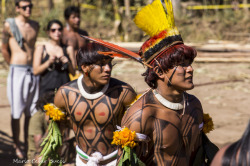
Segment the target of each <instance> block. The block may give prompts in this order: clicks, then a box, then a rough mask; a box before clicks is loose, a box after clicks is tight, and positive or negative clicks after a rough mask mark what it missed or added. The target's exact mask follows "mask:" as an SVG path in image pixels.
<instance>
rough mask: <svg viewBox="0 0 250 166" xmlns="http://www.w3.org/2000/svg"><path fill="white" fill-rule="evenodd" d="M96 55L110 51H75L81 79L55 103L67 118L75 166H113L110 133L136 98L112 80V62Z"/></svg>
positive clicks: (93, 46) (94, 47)
mask: <svg viewBox="0 0 250 166" xmlns="http://www.w3.org/2000/svg"><path fill="white" fill-rule="evenodd" d="M97 51H103V52H104V51H109V50H108V49H107V48H105V47H103V46H101V45H98V44H96V43H88V44H87V47H84V48H81V49H80V50H79V51H78V53H77V55H76V59H77V63H78V64H77V65H78V66H79V69H80V70H81V71H82V72H83V75H82V76H81V77H79V78H78V79H77V80H75V81H72V82H69V83H68V84H66V85H64V86H62V87H61V88H60V89H59V90H58V92H57V93H56V96H55V100H54V104H55V105H56V106H57V107H59V108H61V109H63V110H65V111H66V112H67V116H68V117H70V121H71V125H72V128H73V130H74V133H75V137H76V142H77V147H76V150H77V157H76V165H77V166H80V165H86V164H87V163H88V165H91V166H95V165H99V164H100V165H104V164H109V165H112V166H113V165H115V164H116V155H117V150H116V146H113V145H111V142H112V137H113V131H115V130H116V125H120V122H121V118H122V116H123V114H124V111H125V108H126V107H127V106H129V104H130V103H131V102H132V101H133V100H134V99H135V97H136V93H135V92H134V90H133V89H132V88H131V87H130V86H129V85H128V84H126V83H124V82H122V81H119V80H117V79H114V78H111V70H112V64H111V63H112V58H111V57H109V56H104V55H100V54H98V53H97ZM107 155H109V156H107ZM102 156H104V158H102Z"/></svg>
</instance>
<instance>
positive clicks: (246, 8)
mask: <svg viewBox="0 0 250 166" xmlns="http://www.w3.org/2000/svg"><path fill="white" fill-rule="evenodd" d="M247 1H248V0H243V4H245V5H247ZM244 11H245V12H246V13H245V16H246V17H248V12H249V10H248V7H245V8H244Z"/></svg>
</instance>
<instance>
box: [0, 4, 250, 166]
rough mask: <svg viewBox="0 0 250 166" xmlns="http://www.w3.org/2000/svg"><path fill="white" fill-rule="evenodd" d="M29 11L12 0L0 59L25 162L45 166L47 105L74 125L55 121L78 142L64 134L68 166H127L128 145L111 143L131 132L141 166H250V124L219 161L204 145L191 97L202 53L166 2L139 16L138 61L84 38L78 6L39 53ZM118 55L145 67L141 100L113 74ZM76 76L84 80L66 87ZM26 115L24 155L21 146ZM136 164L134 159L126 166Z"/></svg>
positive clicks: (54, 23) (51, 30)
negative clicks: (188, 39) (119, 134)
mask: <svg viewBox="0 0 250 166" xmlns="http://www.w3.org/2000/svg"><path fill="white" fill-rule="evenodd" d="M32 7H33V5H32V2H31V0H16V12H17V16H16V17H15V18H8V19H6V21H5V23H4V27H3V42H2V54H3V57H4V59H5V60H6V62H7V63H8V64H9V66H10V68H9V75H8V82H7V95H8V100H9V102H10V105H11V129H12V134H13V142H14V149H15V154H16V156H17V157H18V158H19V159H24V158H27V159H28V160H29V161H36V162H30V164H31V165H37V164H39V162H37V161H39V158H41V156H40V155H39V154H40V152H41V149H42V147H40V144H41V142H42V140H43V139H42V138H43V137H44V136H45V135H46V134H47V126H48V123H49V117H48V116H47V115H46V114H45V113H44V111H43V105H45V104H46V103H54V105H55V106H56V107H58V108H60V109H61V110H64V111H65V114H66V116H67V118H66V121H68V122H66V121H62V122H59V124H60V123H61V124H60V126H63V127H64V128H65V130H66V131H67V129H68V130H69V129H72V130H73V132H74V134H75V137H74V139H73V140H68V134H67V132H66V134H65V135H64V134H63V138H64V145H67V148H66V149H71V150H69V151H68V150H67V153H66V155H65V149H64V150H61V152H62V153H63V154H62V157H63V158H64V159H65V160H66V158H69V156H71V159H69V160H67V162H69V163H70V162H75V164H76V165H77V166H81V165H89V166H97V165H107V166H114V165H118V163H119V165H120V164H123V165H127V164H128V163H126V162H127V160H125V159H124V156H126V155H127V154H126V152H127V151H126V150H124V149H123V148H124V146H117V145H114V144H113V142H112V141H113V138H114V134H113V132H114V131H116V130H117V129H118V131H121V130H123V129H125V127H126V129H127V130H128V131H132V132H134V133H136V134H137V140H136V139H135V141H137V144H139V146H136V147H135V149H134V152H135V154H136V156H137V157H138V158H139V159H140V161H142V162H143V163H144V164H145V165H149V166H151V165H169V166H170V165H171V166H175V165H176V166H188V165H194V166H201V165H209V164H211V163H212V164H213V165H214V166H216V165H223V166H224V165H230V164H232V162H233V164H234V165H235V164H236V163H244V165H249V155H250V154H249V150H250V148H249V145H250V143H249V140H250V139H249V127H248V129H247V131H246V132H245V134H244V135H243V138H242V139H241V140H240V141H238V142H237V143H235V144H233V145H232V146H229V147H227V148H226V149H227V150H224V151H222V152H219V153H218V154H217V155H216V157H215V160H214V161H213V162H212V158H213V157H214V155H215V153H216V152H217V149H216V148H215V151H213V152H211V151H209V152H208V151H207V149H209V148H210V146H204V144H206V145H208V144H209V143H208V142H210V141H209V140H208V138H207V137H206V136H204V132H203V130H202V129H203V126H204V125H205V124H204V120H203V109H202V105H201V103H200V101H199V99H198V98H197V97H195V96H194V95H191V94H188V93H187V92H186V91H187V90H191V89H193V88H194V84H193V72H194V69H193V67H192V63H193V61H194V58H195V57H196V54H197V53H196V50H195V49H194V48H192V47H189V46H187V45H185V44H184V41H183V39H182V38H181V35H180V33H179V31H178V30H177V28H176V27H175V24H174V19H173V13H172V4H171V1H170V0H154V2H153V3H152V4H149V5H148V6H146V7H145V8H143V9H142V10H141V11H140V12H138V14H137V15H136V17H135V19H134V20H135V23H136V25H137V26H138V27H139V28H141V29H142V30H143V31H145V32H146V33H147V34H148V35H149V36H150V38H149V39H148V40H147V41H145V42H144V44H143V45H142V47H141V49H140V50H139V54H135V53H133V52H131V51H129V50H126V49H124V48H121V47H119V46H116V45H114V44H111V43H107V42H104V41H102V40H100V39H94V38H92V37H86V36H88V33H87V32H86V31H85V30H82V29H80V20H81V19H80V9H79V8H78V7H75V6H70V7H67V8H66V9H65V11H64V17H65V22H66V25H65V26H63V24H62V22H60V21H59V20H57V19H53V20H50V21H49V22H48V25H47V28H46V32H47V35H48V40H47V42H46V43H44V44H43V45H36V46H35V43H36V39H37V35H38V32H39V23H38V22H36V21H34V20H31V19H30V16H31V11H32ZM166 10H167V12H166ZM159 23H160V24H159ZM81 35H82V36H85V37H84V38H83V37H81ZM89 40H91V41H92V42H89ZM115 56H118V57H121V56H123V57H127V56H128V57H132V59H134V60H137V61H138V62H140V63H142V64H144V65H145V66H147V70H146V71H145V73H144V74H143V76H144V77H145V82H146V83H147V84H148V85H149V87H150V90H148V91H146V92H145V93H144V94H143V95H141V97H139V99H138V98H137V94H136V92H135V90H134V89H133V88H132V87H131V86H130V85H129V84H127V83H125V82H123V81H121V80H117V79H115V78H112V77H111V71H112V67H113V63H112V61H113V58H114V57H115ZM77 71H78V72H80V73H81V75H80V76H79V78H77V79H75V80H70V75H72V76H74V75H75V74H76V72H77ZM132 103H133V104H132ZM23 113H24V114H25V124H24V133H25V134H24V145H25V146H24V148H22V147H21V144H20V140H19V134H20V117H21V115H22V114H23ZM65 123H69V125H65ZM119 126H121V127H119ZM124 137H126V136H124ZM204 137H205V138H206V139H204ZM67 141H68V142H67ZM131 141H134V140H131ZM210 144H212V143H211V142H210ZM135 145H136V144H134V145H133V146H135ZM126 146H128V145H126ZM133 146H131V148H133ZM212 146H213V147H215V145H212ZM242 146H244V147H246V148H242ZM211 148H212V147H211ZM72 149H73V150H72ZM74 149H75V150H74ZM232 149H233V150H234V153H231V150H232ZM225 151H226V152H225ZM208 153H209V154H208ZM238 153H239V154H238ZM224 154H225V156H226V157H227V158H229V157H230V156H231V157H232V156H233V157H234V159H233V160H232V162H231V160H229V159H225V158H226V157H224V160H227V161H224V160H223V164H222V158H223V155H224ZM72 155H73V158H74V159H72ZM208 155H210V156H212V158H209V157H208ZM247 156H248V157H247ZM127 157H128V156H127ZM134 157H135V156H132V157H131V158H134ZM32 159H36V160H32ZM241 161H242V162H241ZM136 162H138V160H135V161H134V160H132V159H130V160H129V164H128V165H136V164H138V163H136ZM64 164H66V163H64Z"/></svg>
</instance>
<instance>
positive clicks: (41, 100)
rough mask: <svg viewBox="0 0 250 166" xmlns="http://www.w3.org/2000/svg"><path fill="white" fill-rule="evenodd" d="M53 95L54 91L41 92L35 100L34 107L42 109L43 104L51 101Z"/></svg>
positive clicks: (52, 100)
mask: <svg viewBox="0 0 250 166" xmlns="http://www.w3.org/2000/svg"><path fill="white" fill-rule="evenodd" d="M54 97H55V92H52V91H50V92H46V93H44V94H42V95H41V96H40V97H39V99H38V100H37V102H36V109H37V110H43V106H44V105H45V104H48V103H53V102H54Z"/></svg>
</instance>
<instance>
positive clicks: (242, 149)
mask: <svg viewBox="0 0 250 166" xmlns="http://www.w3.org/2000/svg"><path fill="white" fill-rule="evenodd" d="M248 165H250V120H249V121H248V125H247V128H246V130H245V132H244V133H243V135H242V137H241V138H240V139H239V140H238V141H236V142H234V143H233V144H231V145H228V146H225V147H223V148H221V149H220V150H219V152H218V153H217V154H216V156H215V157H214V159H213V162H212V164H211V166H248Z"/></svg>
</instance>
